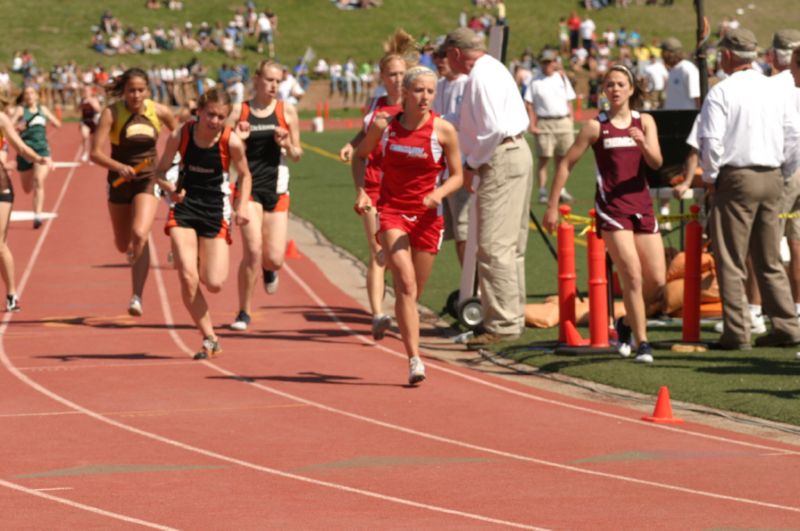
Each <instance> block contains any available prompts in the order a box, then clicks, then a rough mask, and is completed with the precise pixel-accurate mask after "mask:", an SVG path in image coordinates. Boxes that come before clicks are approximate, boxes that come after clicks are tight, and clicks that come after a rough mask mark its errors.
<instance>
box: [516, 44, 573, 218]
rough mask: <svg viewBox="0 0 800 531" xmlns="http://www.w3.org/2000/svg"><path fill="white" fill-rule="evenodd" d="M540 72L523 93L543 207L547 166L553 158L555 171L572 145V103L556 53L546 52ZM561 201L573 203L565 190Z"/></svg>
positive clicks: (568, 87) (565, 77) (568, 86)
mask: <svg viewBox="0 0 800 531" xmlns="http://www.w3.org/2000/svg"><path fill="white" fill-rule="evenodd" d="M539 66H540V68H541V70H540V72H539V74H538V75H536V76H535V77H533V79H531V81H530V83H529V85H528V90H526V91H525V107H527V109H528V116H529V118H530V132H531V133H532V134H534V135H536V162H537V175H538V181H539V202H540V203H543V204H546V203H547V197H548V195H549V193H548V189H547V166H548V164H549V163H550V159H552V158H555V165H556V167H557V166H558V165H559V163H560V162H561V159H562V158H564V155H566V154H567V151H568V150H569V148H570V146H572V143H573V142H574V141H575V132H574V123H573V115H572V105H571V103H570V102H571V101H572V100H574V99H575V91H574V90H573V88H572V84H571V83H570V82H569V79H567V76H565V75H564V72H563V71H562V70H561V65H559V63H558V53H557V52H556V51H555V50H545V51H543V52H542V55H541V57H540V59H539ZM561 200H562V201H566V202H572V196H571V195H570V194H569V192H567V189H566V188H563V189H562V190H561Z"/></svg>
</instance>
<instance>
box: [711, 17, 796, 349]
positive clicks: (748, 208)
mask: <svg viewBox="0 0 800 531" xmlns="http://www.w3.org/2000/svg"><path fill="white" fill-rule="evenodd" d="M719 48H720V61H721V65H722V69H723V70H724V71H725V73H726V74H728V75H729V77H728V78H726V79H725V80H724V81H722V82H720V83H718V84H717V85H715V86H714V87H713V88H712V89H711V90H710V91H709V93H708V97H707V98H706V100H705V102H704V103H703V108H702V111H701V117H700V129H699V132H698V137H699V139H700V157H701V164H702V167H703V180H704V181H706V182H707V183H709V184H710V185H712V186H713V189H714V195H713V208H712V210H711V216H710V217H711V219H710V234H711V240H712V246H713V250H714V253H715V255H716V268H717V278H718V280H719V285H720V293H721V295H722V316H723V322H724V331H723V333H722V335H721V336H720V341H719V346H720V347H721V348H724V349H730V350H748V349H750V348H751V343H750V315H749V311H748V308H747V298H746V296H745V287H744V284H745V278H746V274H747V273H746V265H745V264H746V259H747V253H748V248H749V249H750V250H751V251H752V252H751V253H750V254H751V256H752V259H753V263H754V266H755V271H754V273H755V276H756V280H757V282H758V287H759V289H760V291H761V297H762V301H763V308H764V313H766V314H767V315H769V316H770V318H771V320H772V330H771V331H770V333H769V334H767V335H765V336H761V337H759V338H757V339H756V345H757V346H773V347H774V346H790V345H795V344H800V324H798V322H797V317H796V315H795V309H794V304H793V303H792V296H791V292H790V291H789V290H787V289H786V286H787V284H788V278H787V276H786V271H785V270H784V269H783V265H782V264H781V260H780V247H779V246H780V231H781V226H780V221H779V219H778V214H779V213H780V211H781V207H782V195H783V190H784V178H785V177H786V178H788V177H790V176H791V175H792V174H793V173H794V171H795V170H796V168H797V166H798V163H800V160H798V141H800V124H799V123H798V120H797V116H796V111H795V110H794V109H793V108H792V107H793V106H794V102H792V101H790V100H789V98H787V97H785V94H786V91H785V90H782V89H781V88H779V87H778V85H777V83H775V82H774V81H771V80H770V79H769V78H767V77H765V76H763V75H761V74H760V73H759V72H757V71H755V70H753V69H752V67H751V63H752V61H753V59H755V57H756V56H757V42H756V38H755V35H753V33H752V32H751V31H749V30H746V29H743V28H737V29H735V30H731V31H729V32H727V33H726V35H725V37H723V38H722V40H721V41H720V43H719Z"/></svg>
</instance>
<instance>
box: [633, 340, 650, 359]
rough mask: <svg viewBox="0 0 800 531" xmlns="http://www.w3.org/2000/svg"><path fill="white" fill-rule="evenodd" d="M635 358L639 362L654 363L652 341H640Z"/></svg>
mask: <svg viewBox="0 0 800 531" xmlns="http://www.w3.org/2000/svg"><path fill="white" fill-rule="evenodd" d="M634 360H636V361H638V362H639V363H653V347H651V346H650V343H648V342H647V341H642V342H641V343H639V348H637V349H636V357H635V358H634Z"/></svg>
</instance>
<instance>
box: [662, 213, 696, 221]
mask: <svg viewBox="0 0 800 531" xmlns="http://www.w3.org/2000/svg"><path fill="white" fill-rule="evenodd" d="M656 219H657V220H658V222H659V223H667V222H672V221H692V220H693V219H695V215H694V214H669V215H666V216H656Z"/></svg>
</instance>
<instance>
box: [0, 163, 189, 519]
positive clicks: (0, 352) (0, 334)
mask: <svg viewBox="0 0 800 531" xmlns="http://www.w3.org/2000/svg"><path fill="white" fill-rule="evenodd" d="M77 157H78V153H75V158H77ZM74 174H75V168H74V167H73V168H72V169H71V170H70V171H69V173H68V174H67V177H66V179H64V184H63V185H62V186H61V193H60V194H59V195H58V198H57V199H56V203H55V206H54V207H53V210H54V211H55V212H58V211H59V208H60V207H61V203H62V202H63V201H64V196H65V195H66V192H67V188H69V184H70V182H72V177H73V175H74ZM50 227H52V223H45V224H44V230H43V231H42V233H41V235H40V236H39V239H38V240H37V241H36V245H34V247H33V252H32V253H31V257H30V260H29V261H28V265H27V266H26V267H25V271H24V272H23V274H22V278H21V280H20V282H19V284H18V285H17V292H18V293H19V294H20V296H22V293H23V292H24V291H25V286H26V285H27V283H28V279H29V278H30V276H31V273H32V272H33V267H34V265H35V264H36V260H37V259H38V258H39V254H40V253H41V251H42V247H43V246H44V242H45V240H46V239H47V235H48V234H50ZM14 315H15V314H14V313H10V312H7V313H6V314H5V315H3V319H2V321H0V361H2V363H3V365H4V366H5V367H6V369H8V371H9V372H11V374H13V375H14V376H16V377H17V378H18V379H20V380H21V381H22V382H23V383H26V384H28V385H30V384H29V382H31V383H33V382H32V380H30V379H28V377H27V376H25V375H23V374H22V373H21V372H19V371H18V370H17V369H16V368H15V367H14V366H13V364H12V363H11V360H9V359H8V356H7V355H6V349H5V344H4V339H5V332H6V330H7V329H8V323H9V321H10V320H11V317H12V316H14ZM36 385H38V384H36ZM35 388H36V387H34V389H35ZM45 394H47V393H45ZM0 486H3V487H6V488H9V489H14V490H17V491H20V492H25V493H27V494H30V495H32V496H38V497H40V498H44V499H47V500H50V501H54V502H58V503H61V504H64V505H68V506H70V507H74V508H76V509H82V510H84V511H87V512H90V513H94V514H99V515H102V516H107V517H109V518H113V519H115V520H121V521H124V522H130V523H133V524H138V525H142V526H145V527H150V528H152V529H165V530H171V529H173V528H171V527H166V526H162V525H160V524H156V523H153V522H147V521H145V520H140V519H138V518H133V517H131V516H126V515H124V514H119V513H114V512H111V511H106V510H105V509H100V508H99V507H94V506H91V505H86V504H83V503H79V502H74V501H72V500H68V499H65V498H59V497H57V496H52V495H50V494H46V493H44V492H38V491H36V490H33V489H29V488H27V487H24V486H22V485H17V484H16V483H11V482H9V481H4V480H2V479H0Z"/></svg>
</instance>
